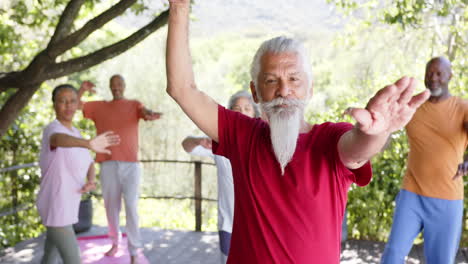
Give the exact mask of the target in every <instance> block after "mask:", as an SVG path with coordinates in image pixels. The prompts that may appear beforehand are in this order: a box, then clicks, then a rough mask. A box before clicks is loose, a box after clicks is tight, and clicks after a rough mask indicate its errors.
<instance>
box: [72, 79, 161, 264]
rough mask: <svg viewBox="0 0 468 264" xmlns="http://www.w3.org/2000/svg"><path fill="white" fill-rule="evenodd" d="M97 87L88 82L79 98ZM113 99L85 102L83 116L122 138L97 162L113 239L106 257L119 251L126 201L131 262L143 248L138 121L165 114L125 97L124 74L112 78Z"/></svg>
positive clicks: (100, 127)
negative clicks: (120, 215) (122, 211)
mask: <svg viewBox="0 0 468 264" xmlns="http://www.w3.org/2000/svg"><path fill="white" fill-rule="evenodd" d="M93 87H94V84H92V83H91V82H84V83H83V84H82V85H81V88H80V91H79V96H80V97H81V95H82V94H83V93H84V92H85V91H92V90H93ZM110 89H111V92H112V96H113V100H111V101H92V102H85V103H83V115H84V117H85V118H88V119H91V120H93V121H94V124H95V126H96V129H97V133H98V134H101V133H102V132H103V131H114V132H115V133H116V134H118V135H119V136H120V140H121V141H120V145H118V146H114V147H111V148H110V150H111V151H112V154H110V155H108V154H97V155H96V162H99V163H101V173H100V178H101V188H102V196H103V198H104V205H105V207H106V215H107V222H108V227H109V237H110V238H111V239H112V247H111V248H110V249H109V251H108V252H107V253H106V256H113V255H115V253H117V250H118V240H119V238H120V231H119V214H120V208H121V200H122V197H123V198H124V203H125V214H126V232H127V237H128V249H129V251H130V256H131V263H135V262H136V259H137V249H138V248H139V247H141V243H140V233H139V230H138V211H137V205H138V198H139V185H140V166H139V164H138V122H139V120H140V119H144V120H156V119H159V118H160V117H161V113H156V112H153V111H151V110H149V109H147V108H145V107H144V106H143V105H142V104H141V103H140V102H139V101H136V100H128V99H126V98H124V95H123V94H124V91H125V80H124V78H123V77H122V76H121V75H113V76H112V77H111V78H110Z"/></svg>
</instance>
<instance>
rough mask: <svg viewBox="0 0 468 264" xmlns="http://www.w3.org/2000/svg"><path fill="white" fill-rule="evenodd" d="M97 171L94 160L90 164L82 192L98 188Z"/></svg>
mask: <svg viewBox="0 0 468 264" xmlns="http://www.w3.org/2000/svg"><path fill="white" fill-rule="evenodd" d="M95 180H96V171H95V169H94V162H92V163H91V164H90V165H89V168H88V173H87V174H86V184H85V185H83V187H82V188H81V190H80V193H87V192H89V191H92V190H94V189H96V181H95Z"/></svg>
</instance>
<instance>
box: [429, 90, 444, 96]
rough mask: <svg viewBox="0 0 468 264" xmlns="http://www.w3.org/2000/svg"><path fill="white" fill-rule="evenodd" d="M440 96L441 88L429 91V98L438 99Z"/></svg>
mask: <svg viewBox="0 0 468 264" xmlns="http://www.w3.org/2000/svg"><path fill="white" fill-rule="evenodd" d="M441 95H442V88H437V89H435V90H431V96H434V97H439V96H441Z"/></svg>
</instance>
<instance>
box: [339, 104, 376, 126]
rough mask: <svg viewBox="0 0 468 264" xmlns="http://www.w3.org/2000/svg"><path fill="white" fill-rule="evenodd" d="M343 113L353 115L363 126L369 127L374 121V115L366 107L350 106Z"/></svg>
mask: <svg viewBox="0 0 468 264" xmlns="http://www.w3.org/2000/svg"><path fill="white" fill-rule="evenodd" d="M343 115H349V116H351V117H352V118H354V120H356V122H358V123H359V125H360V126H362V127H367V126H369V125H370V124H371V123H372V116H371V114H370V112H369V111H367V110H366V109H362V108H354V107H348V108H347V109H346V110H345V112H344V113H343Z"/></svg>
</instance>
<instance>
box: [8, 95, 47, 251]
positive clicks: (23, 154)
mask: <svg viewBox="0 0 468 264" xmlns="http://www.w3.org/2000/svg"><path fill="white" fill-rule="evenodd" d="M50 91H51V88H50V87H45V89H43V90H41V91H40V92H38V93H36V94H35V95H34V97H33V99H32V101H31V102H32V103H31V104H29V105H28V106H27V107H26V108H25V109H24V110H23V112H22V114H21V115H20V116H19V117H18V119H16V120H15V122H14V124H13V125H12V126H10V128H9V129H8V131H7V133H6V135H5V136H4V137H3V138H1V139H0V146H2V147H1V148H0V157H2V159H0V168H5V167H9V166H13V165H20V164H25V163H32V162H36V161H37V158H38V155H39V150H40V143H41V134H42V128H43V127H44V126H45V125H46V124H48V123H49V122H50V121H51V120H52V119H51V116H52V108H51V107H50V105H51V103H49V102H50ZM2 96H3V94H2ZM0 99H3V98H0ZM0 101H1V100H0ZM44 102H47V103H44ZM39 176H40V171H39V168H37V167H32V168H25V169H20V170H16V171H11V172H7V173H0V178H1V179H2V181H0V194H1V197H5V198H4V199H0V212H5V211H9V210H12V209H13V207H14V206H15V204H16V205H17V206H20V207H22V208H23V207H24V208H29V209H27V210H25V211H21V212H19V213H18V215H10V216H7V217H0V238H1V239H0V248H1V247H4V246H8V245H12V244H15V243H17V242H18V241H22V240H24V239H29V238H31V237H34V236H37V235H38V234H40V233H41V232H42V231H43V229H44V228H43V227H42V225H40V221H39V218H38V215H37V210H36V208H35V201H36V195H37V191H38V188H37V187H38V186H39V179H40V178H39ZM15 197H16V201H15V200H14V199H15Z"/></svg>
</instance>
